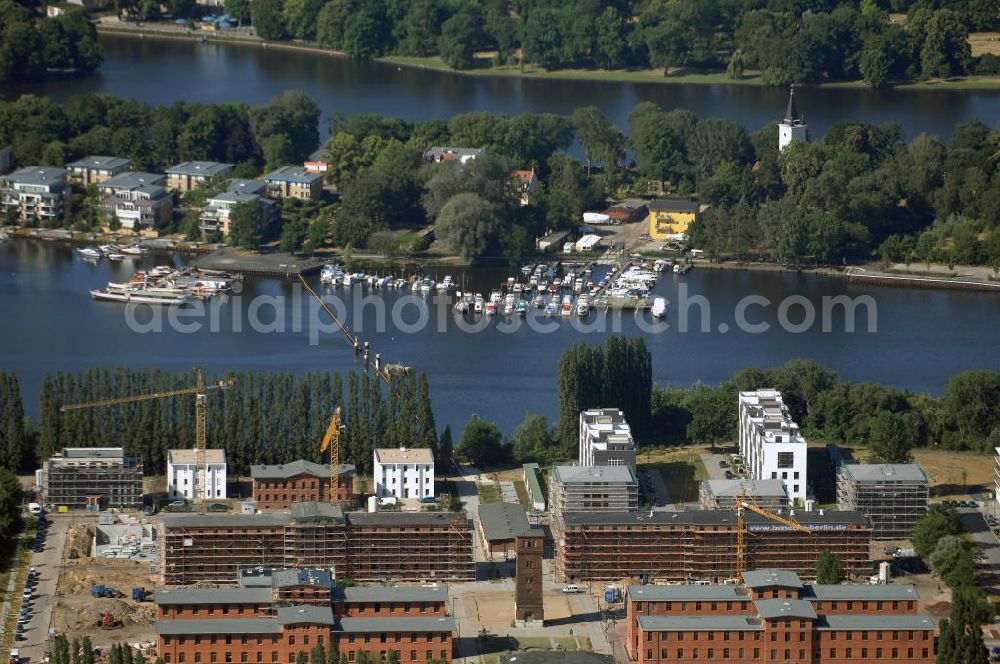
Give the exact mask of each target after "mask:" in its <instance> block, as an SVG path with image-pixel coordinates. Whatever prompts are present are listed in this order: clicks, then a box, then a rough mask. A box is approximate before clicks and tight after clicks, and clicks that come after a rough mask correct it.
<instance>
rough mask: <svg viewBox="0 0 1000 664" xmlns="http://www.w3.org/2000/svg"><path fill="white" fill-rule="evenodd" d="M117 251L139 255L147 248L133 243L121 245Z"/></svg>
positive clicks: (129, 254)
mask: <svg viewBox="0 0 1000 664" xmlns="http://www.w3.org/2000/svg"><path fill="white" fill-rule="evenodd" d="M118 251H119V252H120V253H123V254H125V255H127V256H141V255H143V254H144V253H146V252H147V251H149V250H148V249H146V247H144V246H142V245H141V244H133V245H130V246H128V247H122V248H121V249H119V250H118Z"/></svg>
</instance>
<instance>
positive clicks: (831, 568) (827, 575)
mask: <svg viewBox="0 0 1000 664" xmlns="http://www.w3.org/2000/svg"><path fill="white" fill-rule="evenodd" d="M843 580H844V566H843V564H842V563H841V562H840V558H838V557H837V556H836V555H834V554H833V553H832V552H831V551H829V550H828V549H824V550H823V551H820V552H819V556H817V558H816V583H832V584H839V583H841V582H842V581H843Z"/></svg>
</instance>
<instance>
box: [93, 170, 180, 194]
mask: <svg viewBox="0 0 1000 664" xmlns="http://www.w3.org/2000/svg"><path fill="white" fill-rule="evenodd" d="M166 179H167V176H166V175H163V174H162V173H147V172H145V171H128V172H125V173H119V174H118V175H115V176H113V177H110V178H108V179H107V180H105V181H104V182H101V183H98V185H97V186H98V188H99V189H129V190H131V189H139V188H141V187H144V186H156V185H159V184H162V183H163V182H164V181H165V180H166Z"/></svg>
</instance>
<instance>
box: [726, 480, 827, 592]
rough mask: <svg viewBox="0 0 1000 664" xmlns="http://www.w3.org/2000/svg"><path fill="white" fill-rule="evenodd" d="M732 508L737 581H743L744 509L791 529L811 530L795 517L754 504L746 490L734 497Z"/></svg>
mask: <svg viewBox="0 0 1000 664" xmlns="http://www.w3.org/2000/svg"><path fill="white" fill-rule="evenodd" d="M732 509H733V510H735V512H736V579H737V580H738V581H739V583H743V572H745V571H746V532H745V531H746V521H745V520H744V518H743V512H744V510H747V511H750V512H753V513H754V514H759V515H760V516H762V517H764V518H766V519H770V520H771V521H775V522H777V523H780V524H782V525H785V526H788V527H789V528H791V529H792V530H797V531H799V532H803V533H811V532H812V531H811V530H810V529H809V528H807V527H806V526H803V525H802V524H801V523H799V522H798V521H796V520H795V519H788V518H785V517H783V516H781V515H780V514H772V513H771V512H768V511H767V510H765V509H764V508H762V507H759V506H757V505H756V504H754V502H753V499H752V498H751V496H750V494H749V493H747V492H746V491H744V492H743V495H741V496H740V497H739V498H737V499H736V502H734V503H733V507H732Z"/></svg>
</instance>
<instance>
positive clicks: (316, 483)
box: [250, 459, 358, 510]
mask: <svg viewBox="0 0 1000 664" xmlns="http://www.w3.org/2000/svg"><path fill="white" fill-rule="evenodd" d="M339 472H340V481H339V482H338V483H337V501H336V502H338V503H339V504H340V506H341V507H343V508H345V509H349V508H351V507H354V505H355V504H356V503H357V499H358V494H357V493H355V491H354V480H355V478H356V477H357V472H356V470H355V468H354V465H353V464H349V463H342V464H340V471H339ZM250 479H251V482H252V488H253V499H254V500H255V501H256V502H257V508H258V509H262V510H283V509H287V508H288V507H289V505H291V504H292V503H302V502H309V501H315V500H329V499H330V468H329V466H324V465H322V464H319V463H313V462H312V461H303V460H301V459H300V460H298V461H293V462H292V463H285V464H274V465H260V466H250Z"/></svg>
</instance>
